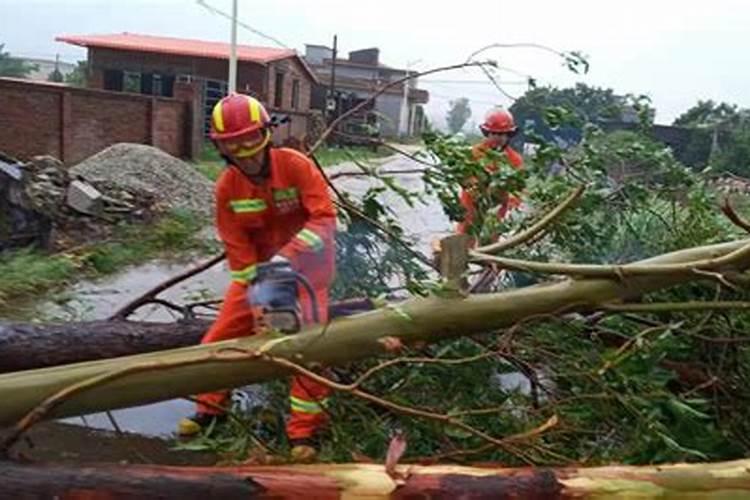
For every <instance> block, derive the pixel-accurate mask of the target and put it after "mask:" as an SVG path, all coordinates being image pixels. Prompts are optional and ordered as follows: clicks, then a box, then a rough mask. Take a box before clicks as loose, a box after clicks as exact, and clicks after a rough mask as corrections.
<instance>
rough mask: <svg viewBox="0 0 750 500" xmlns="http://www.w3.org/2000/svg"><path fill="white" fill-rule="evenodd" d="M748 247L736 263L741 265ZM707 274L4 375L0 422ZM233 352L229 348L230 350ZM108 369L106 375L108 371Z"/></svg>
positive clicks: (146, 395) (458, 298)
mask: <svg viewBox="0 0 750 500" xmlns="http://www.w3.org/2000/svg"><path fill="white" fill-rule="evenodd" d="M748 242H749V241H748V240H744V241H738V242H732V243H724V244H720V245H712V246H706V247H698V248H692V249H687V250H681V251H678V252H673V253H670V254H666V255H662V256H659V257H654V258H651V259H647V260H644V261H641V262H639V264H640V265H648V264H670V263H690V262H694V261H697V260H702V259H707V258H717V257H721V256H724V255H727V254H729V253H731V252H732V251H734V250H737V249H739V248H742V247H744V246H745V245H747V244H748ZM748 266H750V256H744V257H743V259H742V260H740V261H737V262H734V263H732V267H731V268H730V269H735V270H744V269H745V268H747V267H748ZM696 279H707V276H705V274H700V275H699V274H689V273H685V272H681V273H679V274H676V275H660V276H658V277H652V276H645V275H644V276H633V277H629V278H627V279H622V280H618V279H581V280H566V281H562V282H558V283H554V284H544V285H537V286H532V287H527V288H521V289H514V290H510V291H506V292H502V293H498V294H488V295H477V296H469V297H464V296H462V295H460V294H458V293H449V294H447V295H446V294H441V295H442V296H431V297H429V298H419V299H413V300H410V301H407V302H404V303H403V304H401V305H399V306H389V307H385V308H382V309H380V310H378V311H373V312H369V313H364V314H359V315H356V316H352V317H349V318H344V319H340V320H337V321H333V322H332V323H330V324H329V325H325V326H324V327H315V328H310V329H307V330H305V331H304V332H301V333H299V334H297V335H292V336H286V337H284V336H272V335H262V336H255V337H248V338H242V339H236V340H231V341H225V342H218V343H215V344H206V345H201V346H195V347H188V348H181V349H175V350H171V351H161V352H158V353H150V354H141V355H137V356H129V357H124V358H115V359H110V360H102V361H93V362H86V363H78V364H75V365H64V366H59V367H53V368H45V369H41V370H31V371H26V372H17V373H10V374H5V375H0V401H2V402H3V404H2V405H0V426H2V425H10V424H12V423H14V422H16V421H17V420H18V419H20V418H21V417H23V416H24V415H26V414H27V413H28V412H29V411H30V410H32V409H33V408H35V407H37V406H38V405H39V404H40V403H41V402H42V401H44V400H45V399H47V398H49V397H50V396H52V395H54V394H56V393H58V392H59V391H61V390H63V389H66V388H69V387H71V386H73V385H75V384H80V383H82V382H84V381H91V380H94V379H96V380H98V381H99V383H98V384H97V385H96V386H94V387H89V388H88V389H87V390H85V391H81V392H78V393H76V394H73V395H71V396H70V397H68V398H66V400H65V401H64V402H63V403H62V404H59V405H55V406H54V407H53V408H52V410H51V411H49V412H47V413H46V414H45V415H44V416H45V418H51V417H62V416H72V415H82V414H87V413H92V412H97V411H103V410H108V409H116V408H122V407H128V406H135V405H140V404H146V403H151V402H155V401H160V400H164V399H170V398H174V397H180V396H185V395H188V394H195V393H198V392H203V391H210V390H216V389H220V388H229V387H237V386H242V385H245V384H250V383H256V382H261V381H265V380H269V379H273V378H278V377H281V376H285V375H287V374H288V373H289V371H288V369H285V368H283V367H281V366H279V364H278V363H275V362H273V361H272V360H269V359H267V358H264V357H262V356H257V357H255V358H252V359H251V358H250V357H249V356H246V357H245V358H244V359H238V357H237V351H243V352H246V353H265V354H272V355H273V356H275V357H278V358H286V359H289V360H292V361H294V362H296V363H299V364H302V365H304V366H308V367H314V366H317V365H320V364H322V365H331V366H334V365H341V364H346V363H349V362H351V361H355V360H357V359H362V358H365V357H370V356H375V355H379V354H383V353H384V352H385V345H384V344H385V343H384V342H383V339H384V338H385V337H397V338H399V339H400V340H401V341H402V342H404V343H407V344H408V343H411V342H417V341H427V342H435V341H439V340H443V339H447V338H453V337H458V336H466V335H472V334H477V333H482V332H486V331H491V330H493V329H499V328H505V327H509V326H512V325H514V324H516V323H518V322H520V321H524V320H528V319H530V318H533V317H538V316H540V315H549V314H560V313H561V312H571V311H586V310H596V309H597V305H598V304H603V303H607V302H612V301H615V300H618V299H628V298H634V297H638V296H640V295H642V294H645V293H648V292H652V291H655V290H658V289H663V288H666V287H670V286H673V285H677V284H680V283H685V282H688V281H691V280H696ZM230 354H231V358H233V359H230ZM105 376H106V377H109V378H107V379H106V380H104V379H103V378H102V377H105Z"/></svg>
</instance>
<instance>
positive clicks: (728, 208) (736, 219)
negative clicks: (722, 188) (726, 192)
mask: <svg viewBox="0 0 750 500" xmlns="http://www.w3.org/2000/svg"><path fill="white" fill-rule="evenodd" d="M721 211H722V212H723V213H724V215H726V216H727V218H728V219H729V220H730V221H732V223H733V224H734V225H736V226H737V227H740V228H742V229H744V230H745V231H747V232H748V233H750V222H748V221H746V220H745V219H743V218H742V217H740V215H739V214H738V213H737V212H736V211H735V210H734V207H732V204H731V203H730V201H729V198H724V203H723V204H722V205H721Z"/></svg>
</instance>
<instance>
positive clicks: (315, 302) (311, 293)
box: [294, 272, 320, 323]
mask: <svg viewBox="0 0 750 500" xmlns="http://www.w3.org/2000/svg"><path fill="white" fill-rule="evenodd" d="M294 277H295V278H297V281H298V282H299V283H300V284H301V285H302V287H303V288H304V289H305V291H306V292H307V295H309V296H310V302H311V303H312V310H313V311H312V312H313V321H315V323H320V314H319V313H318V298H317V297H316V296H315V290H313V287H312V285H311V284H310V282H309V281H308V280H307V278H305V276H304V275H302V274H301V273H297V272H295V273H294Z"/></svg>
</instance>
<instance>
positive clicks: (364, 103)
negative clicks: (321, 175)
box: [308, 62, 491, 155]
mask: <svg viewBox="0 0 750 500" xmlns="http://www.w3.org/2000/svg"><path fill="white" fill-rule="evenodd" d="M488 64H489V65H491V63H489V62H466V63H463V64H453V65H450V66H442V67H440V68H434V69H430V70H427V71H423V72H421V73H411V74H407V75H406V76H405V77H403V78H399V79H398V80H394V81H392V82H390V83H389V84H387V85H384V86H382V87H381V88H380V89H378V90H377V91H376V92H375V93H374V94H373V95H372V96H370V97H369V98H368V99H366V100H364V101H362V102H361V103H359V104H357V105H356V106H354V107H353V108H352V109H350V110H349V111H347V112H345V113H343V114H341V115H339V116H338V117H337V118H336V119H335V120H333V121H332V122H331V124H330V125H329V126H328V128H326V129H325V130H324V131H323V133H322V134H321V135H320V137H319V138H318V140H317V141H315V144H313V145H312V147H310V150H309V152H308V155H312V154H313V153H315V151H316V150H317V149H318V148H319V147H320V146H321V145H322V144H323V142H324V141H325V140H326V139H327V138H328V136H329V135H331V132H332V131H333V130H335V129H336V127H337V126H338V125H339V123H341V122H342V121H344V120H346V119H347V118H349V117H350V116H352V115H354V114H356V113H357V112H359V111H360V110H361V109H363V108H364V107H365V106H367V105H368V104H370V103H371V102H373V101H374V100H375V99H377V98H378V97H379V96H380V95H382V94H383V93H385V92H386V91H388V89H391V88H393V87H397V86H398V85H401V84H403V83H405V82H407V81H409V80H412V79H414V78H419V77H420V76H425V75H431V74H433V73H440V72H442V71H451V70H454V69H461V68H467V67H471V66H478V67H482V66H485V65H488Z"/></svg>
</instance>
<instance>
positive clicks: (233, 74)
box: [227, 0, 237, 94]
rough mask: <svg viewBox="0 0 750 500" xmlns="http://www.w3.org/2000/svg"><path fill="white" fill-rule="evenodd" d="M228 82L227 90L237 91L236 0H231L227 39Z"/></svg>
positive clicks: (230, 91) (231, 92) (232, 92)
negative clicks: (230, 23)
mask: <svg viewBox="0 0 750 500" xmlns="http://www.w3.org/2000/svg"><path fill="white" fill-rule="evenodd" d="M229 47H230V48H229V82H228V88H227V91H228V92H229V93H230V94H234V93H235V92H237V0H232V30H231V35H230V41H229Z"/></svg>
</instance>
